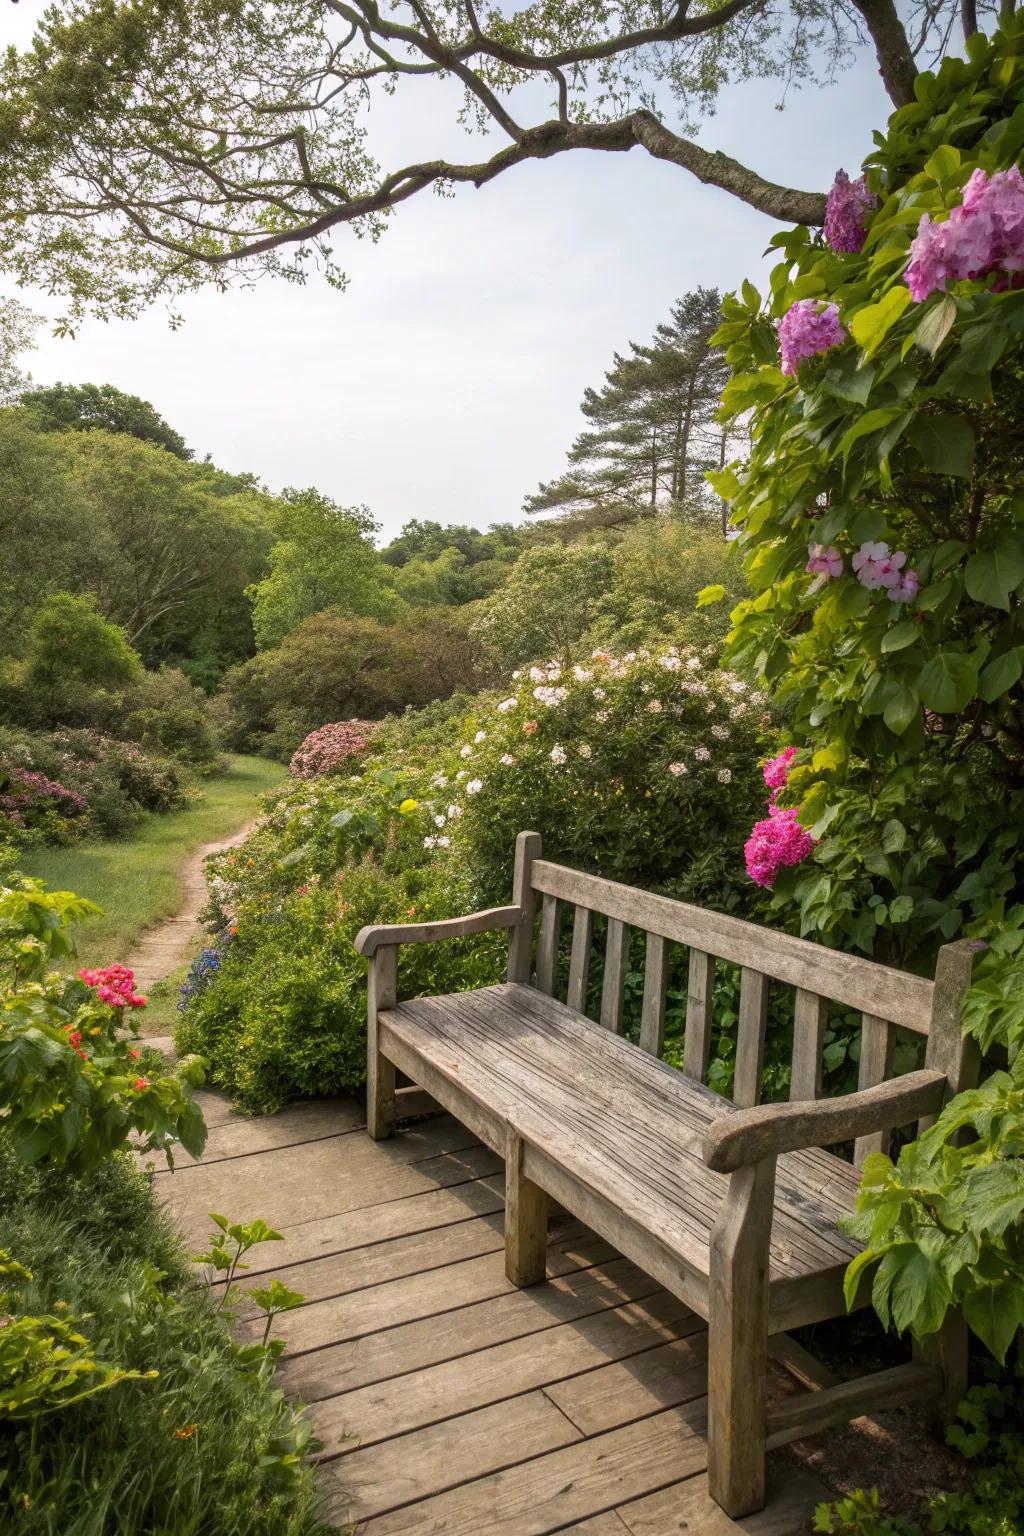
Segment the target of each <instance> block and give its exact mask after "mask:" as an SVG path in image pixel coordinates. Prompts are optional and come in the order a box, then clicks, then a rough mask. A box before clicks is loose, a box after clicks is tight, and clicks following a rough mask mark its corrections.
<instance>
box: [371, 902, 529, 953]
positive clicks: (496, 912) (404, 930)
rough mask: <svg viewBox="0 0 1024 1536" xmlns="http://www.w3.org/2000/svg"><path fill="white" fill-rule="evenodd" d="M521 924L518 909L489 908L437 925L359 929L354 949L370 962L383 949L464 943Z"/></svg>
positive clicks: (390, 925) (378, 926)
mask: <svg viewBox="0 0 1024 1536" xmlns="http://www.w3.org/2000/svg"><path fill="white" fill-rule="evenodd" d="M521 922H522V913H521V911H520V910H519V908H518V907H490V908H488V910H487V911H486V912H470V913H469V914H468V915H467V916H466V917H448V918H444V919H443V920H441V921H439V922H436V923H381V924H375V925H373V926H371V927H368V928H360V930H359V932H358V933H357V934H356V937H355V947H356V949H357V950H358V952H359V953H360V954H361V955H365V956H366V957H367V959H369V958H370V957H371V956H372V955H375V954H376V953H377V951H378V950H379V949H381V948H382V947H387V948H390V947H391V946H392V945H400V944H438V943H440V942H441V941H442V940H444V939H461V938H465V937H466V935H467V934H471V933H487V932H489V931H490V930H491V929H493V928H517V927H519V925H520V923H521Z"/></svg>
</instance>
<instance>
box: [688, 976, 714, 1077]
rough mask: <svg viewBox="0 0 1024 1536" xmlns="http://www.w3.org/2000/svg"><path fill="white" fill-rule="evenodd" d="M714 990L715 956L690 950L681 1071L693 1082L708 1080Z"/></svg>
mask: <svg viewBox="0 0 1024 1536" xmlns="http://www.w3.org/2000/svg"><path fill="white" fill-rule="evenodd" d="M714 991H715V957H714V956H713V955H709V954H707V953H706V952H705V951H704V950H703V949H691V950H690V971H689V977H688V980H687V983H686V1037H685V1039H684V1042H683V1071H684V1072H685V1074H686V1076H687V1077H692V1078H693V1080H694V1082H695V1083H703V1082H706V1081H707V1075H708V1062H709V1061H710V1060H711V1022H712V1012H713V1007H714Z"/></svg>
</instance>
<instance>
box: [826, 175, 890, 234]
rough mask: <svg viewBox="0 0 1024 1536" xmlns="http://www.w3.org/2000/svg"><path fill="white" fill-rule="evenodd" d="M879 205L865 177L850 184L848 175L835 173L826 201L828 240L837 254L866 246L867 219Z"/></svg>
mask: <svg viewBox="0 0 1024 1536" xmlns="http://www.w3.org/2000/svg"><path fill="white" fill-rule="evenodd" d="M876 201H877V199H876V198H875V196H874V194H873V193H872V192H869V191H868V184H867V180H866V179H865V177H863V176H858V178H857V180H856V181H851V180H850V178H849V176H847V174H846V172H845V171H837V172H836V179H835V181H834V182H833V183H832V190H831V192H830V193H829V194H828V197H827V199H826V201H825V239H826V240H827V241H828V243H829V245H830V246H831V247H832V249H833V250H834V251H859V250H860V248H861V246H862V245H863V244H864V234H865V217H866V215H867V213H868V212H869V211H870V210H871V209H873V208H874V206H875V203H876Z"/></svg>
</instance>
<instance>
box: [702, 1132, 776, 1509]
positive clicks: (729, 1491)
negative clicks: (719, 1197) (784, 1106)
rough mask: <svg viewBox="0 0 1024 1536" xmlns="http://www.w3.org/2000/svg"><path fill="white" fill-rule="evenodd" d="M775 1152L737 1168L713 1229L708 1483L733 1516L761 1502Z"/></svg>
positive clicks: (720, 1502) (709, 1487)
mask: <svg viewBox="0 0 1024 1536" xmlns="http://www.w3.org/2000/svg"><path fill="white" fill-rule="evenodd" d="M774 1198H775V1160H774V1158H766V1159H765V1160H764V1161H763V1162H760V1163H755V1164H753V1165H752V1166H750V1167H747V1168H740V1169H738V1170H737V1171H736V1172H735V1173H734V1174H733V1175H732V1176H731V1178H730V1182H729V1190H728V1193H727V1195H726V1197H725V1201H724V1203H723V1205H722V1209H721V1211H720V1213H719V1216H718V1220H717V1221H716V1223H715V1228H714V1232H713V1233H712V1237H711V1274H710V1282H711V1293H710V1306H709V1318H708V1489H709V1491H710V1494H711V1497H712V1498H713V1499H714V1500H715V1502H716V1503H717V1504H720V1505H721V1507H722V1508H723V1509H724V1510H725V1512H726V1514H727V1515H731V1516H732V1517H733V1519H738V1518H739V1517H740V1516H741V1515H750V1514H753V1513H754V1512H755V1510H758V1509H762V1508H763V1507H764V1502H765V1464H764V1458H765V1426H766V1419H767V1402H768V1243H769V1239H770V1237H771V1229H772V1211H773V1205H774Z"/></svg>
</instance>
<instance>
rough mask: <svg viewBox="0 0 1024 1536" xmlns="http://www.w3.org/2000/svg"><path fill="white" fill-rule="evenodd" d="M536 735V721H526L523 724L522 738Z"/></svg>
mask: <svg viewBox="0 0 1024 1536" xmlns="http://www.w3.org/2000/svg"><path fill="white" fill-rule="evenodd" d="M536 734H537V722H536V720H527V721H525V722H524V724H523V735H524V736H536Z"/></svg>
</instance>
